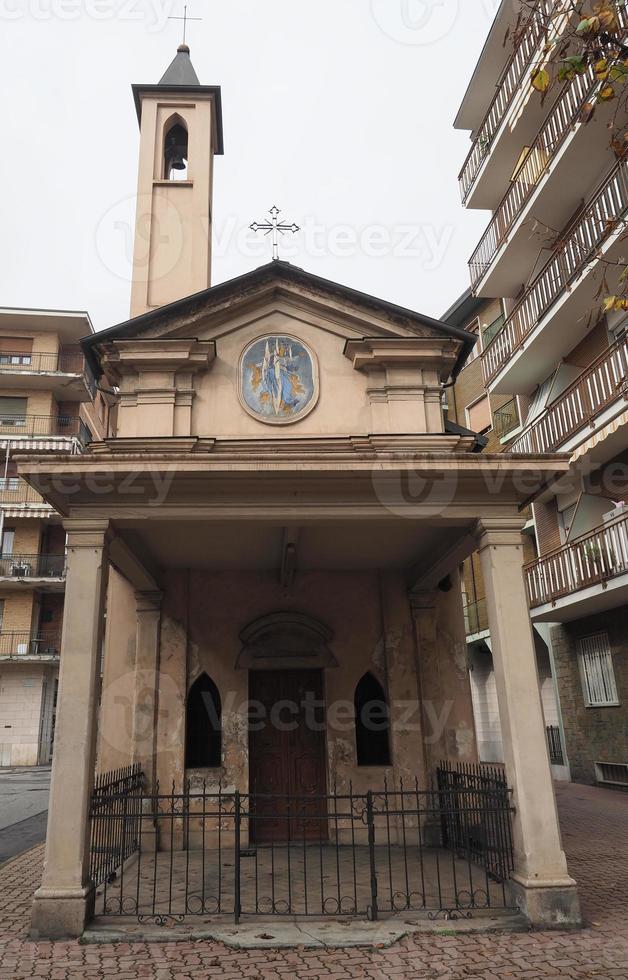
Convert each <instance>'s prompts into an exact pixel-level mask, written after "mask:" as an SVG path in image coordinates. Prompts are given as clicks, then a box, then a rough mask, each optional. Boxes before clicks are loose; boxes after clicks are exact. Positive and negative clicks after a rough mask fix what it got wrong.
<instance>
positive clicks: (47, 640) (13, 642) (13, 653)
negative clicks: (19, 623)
mask: <svg viewBox="0 0 628 980" xmlns="http://www.w3.org/2000/svg"><path fill="white" fill-rule="evenodd" d="M60 653H61V634H60V633H59V632H56V631H51V632H48V633H36V634H34V635H33V634H32V633H30V632H17V633H14V632H9V631H7V632H0V656H1V657H16V658H18V657H58V656H59V655H60Z"/></svg>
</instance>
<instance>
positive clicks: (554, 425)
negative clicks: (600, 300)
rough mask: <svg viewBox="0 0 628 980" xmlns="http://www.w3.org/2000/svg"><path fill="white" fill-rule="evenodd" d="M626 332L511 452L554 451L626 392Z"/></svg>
mask: <svg viewBox="0 0 628 980" xmlns="http://www.w3.org/2000/svg"><path fill="white" fill-rule="evenodd" d="M627 378H628V336H627V335H626V334H624V335H623V336H622V337H621V338H620V339H619V340H618V341H617V342H616V343H614V344H613V345H612V346H611V347H609V348H608V350H606V351H604V353H603V354H600V356H599V357H598V358H597V360H596V361H594V362H593V364H592V365H591V367H589V368H587V370H586V371H585V372H584V373H583V374H581V375H580V377H579V378H577V379H576V381H574V383H573V384H572V385H570V386H569V388H567V390H566V391H564V392H563V393H562V394H561V395H559V397H558V398H556V399H555V401H553V402H552V403H551V405H549V406H548V407H547V408H546V409H545V411H544V412H543V414H542V415H540V416H539V418H538V419H537V420H536V421H535V422H534V423H533V424H532V425H531V426H530V428H529V429H527V431H526V432H524V433H522V435H520V436H519V438H518V439H516V440H515V441H514V442H513V444H512V446H511V447H510V451H511V452H513V453H551V452H555V450H557V449H558V448H559V447H560V446H562V445H563V443H565V442H566V441H567V439H569V438H570V437H571V436H573V435H574V434H575V433H576V432H579V431H580V429H584V428H585V427H586V426H591V425H592V424H593V422H594V421H595V419H596V417H597V416H599V415H600V413H601V412H603V411H604V409H605V408H608V406H609V405H612V404H613V402H615V401H616V400H617V399H618V398H621V399H624V400H625V399H626V397H627V395H628V382H627V381H626V379H627Z"/></svg>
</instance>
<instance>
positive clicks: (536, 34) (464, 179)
mask: <svg viewBox="0 0 628 980" xmlns="http://www.w3.org/2000/svg"><path fill="white" fill-rule="evenodd" d="M564 6H565V4H564V3H558V4H557V3H556V0H539V2H538V3H537V5H536V7H535V9H534V10H533V11H532V12H531V14H530V16H529V18H528V20H527V23H526V24H524V25H523V26H522V27H521V31H520V34H519V43H518V44H517V46H516V47H515V49H514V51H513V52H512V55H511V56H510V59H509V61H508V63H507V65H506V67H505V68H504V70H503V72H502V74H501V77H500V79H499V81H498V83H497V88H496V91H495V95H494V96H493V99H492V101H491V104H490V105H489V108H488V111H487V113H486V115H485V116H484V119H483V121H482V122H481V123H480V126H479V128H478V130H477V133H476V135H475V137H474V139H473V145H472V147H471V150H470V151H469V154H468V156H467V159H466V160H465V162H464V164H463V167H462V170H461V171H460V175H459V177H458V181H459V184H460V193H461V196H462V203H463V204H465V203H466V201H467V198H468V197H469V193H470V191H471V189H472V188H473V186H474V184H475V181H476V178H477V176H478V174H479V172H480V170H481V168H482V164H483V162H484V160H485V159H486V158H487V156H488V155H489V153H490V151H491V147H492V144H493V139H494V137H495V135H496V133H497V131H498V130H499V128H500V126H501V124H502V122H503V121H504V119H505V118H506V114H507V112H508V110H509V109H510V106H511V105H512V103H513V101H514V98H515V95H516V94H517V92H518V91H519V90H520V86H521V84H522V82H523V81H524V79H527V76H528V74H529V72H530V69H531V68H532V62H533V59H534V56H535V55H536V54H538V53H539V48H540V45H541V42H542V41H543V40H545V38H546V37H547V25H548V18H550V17H553V16H555V15H556V14H557V13H558V12H559V11H560V9H561V8H562V7H564Z"/></svg>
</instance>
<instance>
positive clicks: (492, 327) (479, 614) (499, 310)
mask: <svg viewBox="0 0 628 980" xmlns="http://www.w3.org/2000/svg"><path fill="white" fill-rule="evenodd" d="M443 320H444V321H445V322H446V323H449V324H450V325H451V326H453V327H461V328H463V329H465V330H468V331H470V332H471V333H474V334H475V335H476V336H477V338H478V340H477V344H476V346H475V348H474V350H473V352H472V354H471V356H470V357H469V359H468V360H467V362H466V364H465V366H464V368H463V369H462V371H461V372H460V374H459V375H458V378H457V380H456V384H455V385H454V386H453V387H452V388H451V389H449V393H448V399H447V415H448V418H449V420H450V421H452V422H455V423H456V424H457V425H460V426H465V427H467V428H470V429H472V430H473V431H474V432H477V433H478V434H479V436H480V437H481V445H482V449H483V451H484V452H487V453H501V452H504V451H508V450H509V449H510V446H511V444H512V441H513V438H515V437H516V433H518V432H520V431H521V417H520V409H519V400H518V399H517V398H512V397H511V396H509V395H504V394H499V393H497V394H490V393H489V392H488V391H487V390H486V386H485V384H484V376H483V372H482V357H481V355H482V351H483V350H484V348H485V347H486V346H488V344H490V342H491V340H492V339H493V337H494V336H495V335H496V334H497V333H498V332H499V331H500V330H501V329H502V327H503V324H504V321H505V313H504V309H503V304H502V302H501V300H498V299H484V298H482V297H476V296H474V295H473V293H472V291H471V290H470V289H469V290H468V291H467V292H466V293H464V294H463V295H462V296H461V297H460V298H459V299H458V300H457V301H456V303H454V305H453V306H452V307H451V309H449V310H447V312H446V313H445V314H444V315H443ZM526 516H527V518H528V520H527V524H526V526H525V529H524V537H523V542H524V558H525V561H526V563H528V562H531V561H534V560H535V559H536V558H537V555H538V553H537V545H536V536H535V533H534V520H533V518H532V513H531V510H530V509H528V510H527V512H526ZM462 582H463V603H464V615H465V628H466V635H467V650H468V666H469V671H470V680H471V694H472V697H473V712H474V716H475V725H476V734H477V740H478V753H479V755H480V758H481V759H482V761H484V762H502V761H503V742H502V733H501V726H500V719H499V710H498V707H497V689H496V684H495V674H494V671H493V658H492V644H491V635H490V630H489V626H488V610H487V607H486V590H485V586H484V579H483V576H482V569H481V566H480V559H479V555H478V554H477V553H476V554H474V555H472V556H471V557H470V558H468V559H467V560H466V561H465V563H464V571H463V576H462ZM544 632H545V631H544V629H541V630H539V629H535V630H534V634H533V635H534V642H535V650H536V662H537V669H538V673H539V680H540V686H541V696H542V701H543V714H544V718H545V726H546V733H547V741H548V747H549V749H550V761H551V763H552V769H553V773H554V776H555V777H556V778H562V779H564V778H566V777H567V771H566V769H565V766H564V758H563V754H562V752H561V751H560V748H561V744H562V736H561V731H560V716H559V711H558V700H557V695H556V687H555V678H554V673H553V669H552V661H551V656H550V650H549V648H548V644H547V641H546V637H545V635H544Z"/></svg>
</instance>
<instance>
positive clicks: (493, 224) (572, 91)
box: [469, 7, 628, 287]
mask: <svg viewBox="0 0 628 980" xmlns="http://www.w3.org/2000/svg"><path fill="white" fill-rule="evenodd" d="M618 18H619V20H620V24H621V32H622V36H623V34H624V33H625V31H626V28H627V27H628V10H626V9H625V8H624V7H621V8H618ZM603 84H604V82H600V81H599V79H598V78H597V77H596V75H595V70H594V66H593V65H589V66H588V67H587V69H586V71H585V72H584V73H583V74H582V75H576V76H575V78H574V79H573V80H572V81H571V82H570V83H569V84H568V85H567V86H566V88H565V89H564V90H563V92H562V94H561V95H560V96H559V98H558V99H557V101H556V102H555V103H554V106H553V108H552V110H551V111H550V114H549V116H548V118H547V119H546V121H545V123H544V124H543V126H542V127H541V129H540V131H539V134H538V136H537V137H536V139H535V140H534V142H533V143H532V146H531V147H530V148H529V150H528V151H527V153H526V155H525V157H524V159H523V161H522V163H521V166H520V167H519V170H518V172H517V174H516V176H515V177H514V178H513V180H512V181H511V184H510V187H509V189H508V191H507V192H506V194H505V195H504V197H503V198H502V200H501V203H500V204H499V205H498V207H497V209H496V211H495V213H494V214H493V217H492V218H491V220H490V222H489V225H488V227H487V229H486V231H485V232H484V235H483V236H482V238H481V239H480V242H479V244H478V246H477V248H476V250H475V252H474V253H473V255H472V256H471V259H470V260H469V269H470V272H471V282H472V285H473V286H474V287H475V286H477V284H478V283H479V281H480V280H481V279H482V277H483V276H484V274H485V272H486V271H487V269H488V268H489V266H490V265H491V263H492V261H493V259H494V258H495V255H496V254H497V252H498V250H499V248H500V247H501V245H502V244H503V242H504V241H505V240H506V237H507V236H508V233H509V232H510V230H511V228H512V227H513V225H514V223H515V221H516V220H517V219H518V218H519V216H520V215H521V213H522V211H523V209H524V207H525V205H526V204H527V203H528V201H529V200H530V198H531V196H532V194H533V193H534V191H535V189H536V186H537V184H538V182H539V181H540V179H541V177H543V175H544V174H545V173H546V171H547V169H548V167H549V165H550V163H551V162H552V160H553V159H554V156H555V154H556V151H557V150H558V149H559V147H560V146H562V144H563V142H564V141H565V140H566V138H567V136H568V135H569V134H570V133H571V132H572V130H573V127H574V126H576V124H577V123H578V122H579V121H580V120H581V118H582V111H583V108H584V106H585V104H586V103H587V102H589V101H590V100H591V99H592V98H593V96H594V93H595V91H596V89H597V88H598V87H599V86H601V85H603Z"/></svg>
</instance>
